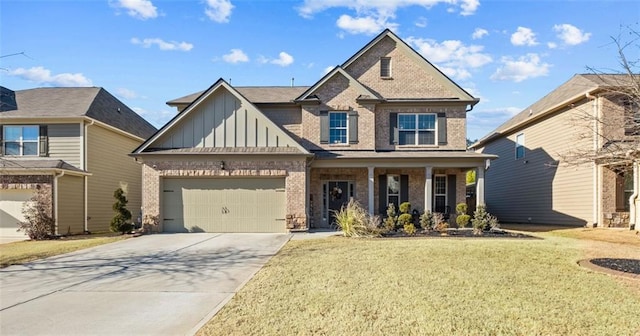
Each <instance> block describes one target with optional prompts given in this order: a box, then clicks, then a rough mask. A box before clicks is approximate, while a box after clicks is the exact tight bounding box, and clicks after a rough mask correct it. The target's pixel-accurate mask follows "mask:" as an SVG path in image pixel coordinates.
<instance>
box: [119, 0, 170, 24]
mask: <svg viewBox="0 0 640 336" xmlns="http://www.w3.org/2000/svg"><path fill="white" fill-rule="evenodd" d="M109 4H110V5H111V6H112V7H115V8H123V9H126V10H127V14H129V15H130V16H132V17H134V18H137V19H141V20H146V19H153V18H156V17H158V9H157V8H156V6H154V5H153V3H151V1H149V0H117V1H110V2H109Z"/></svg>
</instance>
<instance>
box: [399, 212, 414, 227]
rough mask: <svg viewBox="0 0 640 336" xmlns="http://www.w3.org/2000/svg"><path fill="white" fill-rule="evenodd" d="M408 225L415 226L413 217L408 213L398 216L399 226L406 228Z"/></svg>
mask: <svg viewBox="0 0 640 336" xmlns="http://www.w3.org/2000/svg"><path fill="white" fill-rule="evenodd" d="M407 224H413V216H412V215H411V214H408V213H403V214H402V215H400V216H398V226H405V225H407Z"/></svg>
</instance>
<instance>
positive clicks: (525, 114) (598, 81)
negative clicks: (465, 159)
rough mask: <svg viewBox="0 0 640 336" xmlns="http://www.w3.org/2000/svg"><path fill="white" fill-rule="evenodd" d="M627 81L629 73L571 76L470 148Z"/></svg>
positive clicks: (479, 145)
mask: <svg viewBox="0 0 640 336" xmlns="http://www.w3.org/2000/svg"><path fill="white" fill-rule="evenodd" d="M628 80H629V75H618V74H602V75H596V74H577V75H574V76H573V77H571V79H569V80H568V81H566V82H564V83H563V84H562V85H560V86H559V87H557V88H556V89H554V90H553V91H551V92H549V93H548V94H547V95H546V96H544V97H542V98H541V99H540V100H538V101H536V102H535V103H533V104H531V105H530V106H528V107H527V108H525V109H524V110H522V111H521V112H520V113H518V114H516V115H515V116H513V117H512V118H511V119H509V120H507V121H506V122H504V123H503V124H502V125H500V126H498V127H497V128H496V129H495V130H493V131H491V132H489V134H487V135H485V136H484V137H483V138H481V139H480V140H478V141H477V142H476V143H474V144H473V145H471V147H472V148H478V147H481V146H483V145H484V144H486V143H487V142H490V141H491V140H493V139H496V138H499V137H500V136H502V135H504V134H507V133H509V132H511V131H513V130H515V129H518V128H521V127H524V126H525V125H527V124H529V123H531V122H533V121H535V120H538V119H539V118H542V117H544V116H545V115H548V114H550V113H552V112H554V111H556V110H557V109H558V108H561V107H564V106H567V105H569V104H571V103H572V102H575V101H577V100H580V99H583V98H585V95H586V94H588V93H589V94H591V93H594V92H596V91H599V90H603V89H606V88H612V87H616V86H621V85H627V84H628V83H627V82H626V81H628ZM625 83H627V84H625Z"/></svg>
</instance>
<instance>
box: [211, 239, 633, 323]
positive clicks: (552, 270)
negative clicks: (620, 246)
mask: <svg viewBox="0 0 640 336" xmlns="http://www.w3.org/2000/svg"><path fill="white" fill-rule="evenodd" d="M544 237H545V239H544V240H525V239H506V240H505V239H450V238H431V239H402V240H384V239H347V238H342V237H332V238H328V239H322V240H296V241H290V242H289V243H288V244H287V245H286V246H285V247H284V248H283V249H282V250H281V252H280V253H279V254H278V255H277V256H276V257H274V258H273V259H272V260H271V261H270V262H269V263H268V264H267V265H266V266H265V267H264V268H263V269H262V270H261V271H260V272H259V273H258V274H257V275H256V276H255V277H254V278H253V279H252V280H251V281H250V282H249V283H248V284H247V285H246V286H245V287H244V288H243V289H242V290H241V291H240V292H239V293H238V294H237V295H236V296H235V297H234V298H233V299H232V300H231V301H230V302H229V303H228V304H227V305H226V306H225V307H224V308H223V309H222V310H221V311H220V312H219V313H218V314H217V315H216V316H215V317H214V318H213V319H212V320H211V321H209V323H208V324H206V325H205V326H204V327H203V328H202V329H201V330H200V331H199V335H292V334H301V335H309V334H317V335H451V334H455V335H632V334H636V333H639V332H640V320H639V319H638V315H637V314H638V311H640V291H637V287H635V286H636V285H638V286H640V283H638V282H634V281H636V280H633V281H629V282H625V281H618V279H616V278H614V277H612V276H609V275H605V274H600V273H594V272H592V271H589V270H586V269H583V268H581V267H580V266H578V265H577V264H576V261H577V260H579V259H581V258H582V257H583V253H584V251H583V247H582V245H581V241H579V240H576V239H571V238H565V237H557V236H553V235H544Z"/></svg>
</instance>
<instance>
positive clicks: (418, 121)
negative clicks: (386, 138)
mask: <svg viewBox="0 0 640 336" xmlns="http://www.w3.org/2000/svg"><path fill="white" fill-rule="evenodd" d="M398 144H399V145H435V144H436V115H435V114H424V113H423V114H408V113H401V114H398Z"/></svg>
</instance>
